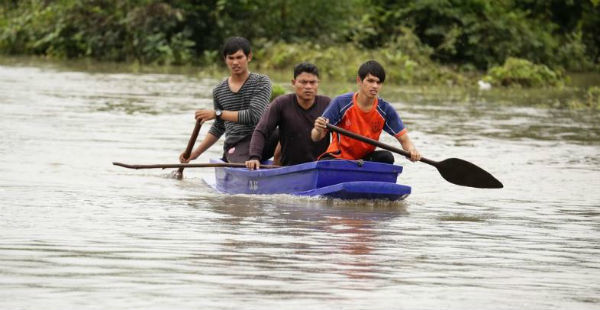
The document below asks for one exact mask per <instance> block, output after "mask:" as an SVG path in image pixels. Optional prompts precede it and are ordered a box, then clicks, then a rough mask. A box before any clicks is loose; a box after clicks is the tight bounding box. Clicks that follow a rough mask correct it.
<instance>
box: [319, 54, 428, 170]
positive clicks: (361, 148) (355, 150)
mask: <svg viewBox="0 0 600 310" xmlns="http://www.w3.org/2000/svg"><path fill="white" fill-rule="evenodd" d="M384 81H385V70H384V69H383V67H382V66H381V64H379V63H378V62H377V61H375V60H369V61H367V62H365V63H364V64H362V65H361V66H360V68H359V69H358V76H357V77H356V82H357V84H358V92H356V93H347V94H343V95H340V96H337V97H335V98H334V99H333V101H331V103H330V104H329V106H328V107H327V109H326V110H325V112H323V115H322V116H321V117H318V118H317V119H316V120H315V124H314V127H313V129H312V131H311V138H312V140H313V141H320V140H322V139H323V138H325V136H326V135H327V134H328V132H329V131H328V129H327V126H326V124H327V123H331V124H332V125H335V126H338V127H340V128H344V129H346V130H349V131H352V132H355V133H357V134H360V135H363V136H366V137H368V138H371V139H374V140H379V135H380V134H381V132H382V131H383V130H385V131H386V132H387V133H389V134H390V135H392V136H394V137H395V138H396V139H398V141H399V142H400V144H401V145H402V148H403V149H404V150H406V151H407V152H409V153H410V158H409V159H410V160H411V161H418V160H419V159H420V158H421V154H420V153H419V152H418V151H417V149H416V148H415V146H414V145H413V143H412V141H411V140H410V138H409V137H408V134H407V132H406V128H405V127H404V124H403V123H402V120H401V119H400V117H399V116H398V113H396V111H395V110H394V108H393V107H392V106H391V105H390V104H389V103H388V102H386V101H384V100H383V99H382V98H378V97H377V94H378V93H379V91H380V90H381V86H382V85H383V82H384ZM319 159H320V160H321V159H350V160H356V159H364V160H369V161H378V162H384V163H390V164H391V163H393V162H394V156H393V155H392V153H391V152H389V151H383V150H380V151H375V146H374V145H371V144H368V143H365V142H361V141H358V140H355V139H352V138H350V137H346V136H343V135H340V134H337V133H336V134H333V135H332V140H331V143H330V144H329V148H327V150H326V151H325V153H323V154H321V156H320V157H319Z"/></svg>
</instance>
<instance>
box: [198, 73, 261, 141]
mask: <svg viewBox="0 0 600 310" xmlns="http://www.w3.org/2000/svg"><path fill="white" fill-rule="evenodd" d="M227 80H228V79H225V80H224V81H223V82H221V84H219V85H217V87H215V89H213V102H214V107H215V110H216V109H219V110H226V111H237V112H238V122H237V123H234V122H229V121H223V120H220V119H217V120H215V122H214V123H213V125H212V127H211V128H210V130H209V132H210V133H211V134H212V135H214V136H216V137H217V138H219V137H221V136H222V135H223V134H225V142H224V145H225V150H227V149H228V148H229V147H231V146H234V145H236V144H237V143H238V142H239V141H241V140H242V139H244V138H245V137H247V136H251V135H252V131H254V127H255V126H256V124H258V121H259V120H260V117H261V116H262V114H263V112H264V111H265V109H266V107H267V105H268V104H269V99H270V98H271V81H270V80H269V78H268V77H267V76H266V75H262V74H258V73H252V72H251V73H250V75H249V76H248V79H247V80H246V82H244V85H242V87H241V88H240V90H239V91H238V92H235V93H234V92H232V91H231V89H230V88H229V83H228V82H227Z"/></svg>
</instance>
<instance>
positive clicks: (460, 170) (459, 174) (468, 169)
mask: <svg viewBox="0 0 600 310" xmlns="http://www.w3.org/2000/svg"><path fill="white" fill-rule="evenodd" d="M327 128H329V129H330V130H332V131H335V132H338V133H341V134H343V135H345V136H348V137H350V138H353V139H356V140H359V141H362V142H365V143H369V144H371V145H374V146H378V147H380V148H382V149H385V150H388V151H391V152H395V153H398V154H400V155H403V156H405V157H410V153H409V152H407V151H405V150H403V149H399V148H397V147H393V146H391V145H387V144H385V143H382V142H379V141H377V140H373V139H370V138H367V137H364V136H361V135H359V134H356V133H354V132H351V131H348V130H346V129H343V128H339V127H336V126H334V125H331V124H327ZM420 161H422V162H424V163H426V164H429V165H432V166H434V167H436V168H437V170H438V171H439V173H440V174H441V175H442V177H443V178H444V179H446V181H448V182H450V183H454V184H456V185H462V186H470V187H476V188H502V187H504V186H503V185H502V183H500V181H498V180H497V179H496V178H495V177H494V176H492V175H491V174H490V173H489V172H487V171H485V170H483V169H481V168H479V167H478V166H476V165H475V164H473V163H470V162H468V161H466V160H462V159H459V158H448V159H445V160H443V161H434V160H431V159H427V158H424V157H421V160H420ZM261 167H262V166H261Z"/></svg>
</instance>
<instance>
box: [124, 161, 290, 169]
mask: <svg viewBox="0 0 600 310" xmlns="http://www.w3.org/2000/svg"><path fill="white" fill-rule="evenodd" d="M113 165H115V166H119V167H124V168H129V169H159V168H160V169H166V168H179V169H183V168H210V167H231V168H246V165H245V164H243V163H206V164H153V165H130V164H124V163H119V162H113ZM260 167H261V168H279V167H281V166H277V165H260Z"/></svg>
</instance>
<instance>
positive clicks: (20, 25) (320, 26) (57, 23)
mask: <svg viewBox="0 0 600 310" xmlns="http://www.w3.org/2000/svg"><path fill="white" fill-rule="evenodd" d="M317 13H318V14H317ZM598 29H600V0H581V1H558V0H556V1H554V0H552V1H541V0H505V1H504V0H503V1H487V0H465V1H458V0H444V1H416V0H396V1H388V0H329V1H321V0H206V1H192V0H173V1H161V0H121V1H107V0H60V1H51V0H28V1H18V0H5V1H2V2H0V53H4V54H26V55H40V56H43V57H54V58H83V57H89V58H93V59H97V60H108V61H126V62H134V63H139V64H158V65H162V64H172V65H190V64H191V65H209V64H213V63H222V62H221V60H220V59H219V56H218V55H219V52H218V50H219V47H220V45H221V44H222V42H223V40H224V39H225V38H226V37H229V36H231V35H243V36H245V37H247V38H249V39H250V40H251V41H252V42H253V45H254V47H255V51H256V53H257V56H260V57H258V58H259V59H260V65H261V66H263V67H269V68H271V67H273V68H289V67H291V66H292V65H293V64H294V63H297V62H299V61H305V60H308V61H313V62H315V63H317V64H318V65H319V66H321V67H322V68H323V72H324V74H326V75H327V76H330V77H333V78H336V79H353V76H354V75H355V73H354V72H355V70H356V69H355V68H356V67H357V66H358V64H360V63H361V62H363V61H365V60H367V59H371V58H374V59H377V60H379V61H381V62H382V63H384V64H385V66H386V69H388V72H389V74H390V80H391V81H393V82H394V83H405V84H426V83H427V84H429V83H431V84H452V85H456V84H459V85H460V84H463V83H465V81H467V80H468V79H469V78H470V77H471V76H472V75H477V74H478V72H482V71H485V70H488V69H489V68H492V67H497V66H498V65H500V64H503V63H505V62H506V61H507V59H509V58H511V57H515V58H521V59H524V60H527V61H530V62H533V63H536V64H544V65H546V67H547V68H549V70H550V71H553V72H561V70H562V69H565V70H574V71H586V70H587V71H589V70H599V68H600V67H599V62H600V37H598V35H597V33H598ZM259 54H260V55H259ZM505 69H506V70H508V68H505ZM494 70H496V71H497V70H499V69H494ZM490 74H491V75H492V76H493V75H494V74H500V73H498V72H490ZM505 74H506V73H505ZM536 74H538V75H540V74H541V75H543V74H544V73H543V72H537V73H536ZM509 80H510V82H509V83H507V82H506V81H508V80H506V81H505V83H504V84H506V85H520V83H521V82H523V83H525V84H523V85H524V86H534V87H535V86H536V85H544V84H539V83H538V81H537V80H535V79H533V80H529V79H523V78H521V77H519V78H512V79H509ZM546 81H550V84H546V85H554V84H552V83H553V82H552V79H551V78H550V79H547V78H542V79H541V82H542V83H543V82H546ZM501 84H502V83H501Z"/></svg>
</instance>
